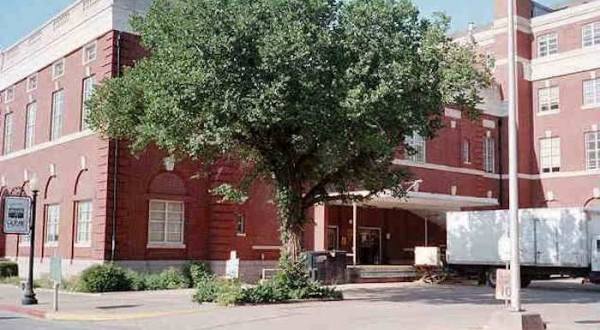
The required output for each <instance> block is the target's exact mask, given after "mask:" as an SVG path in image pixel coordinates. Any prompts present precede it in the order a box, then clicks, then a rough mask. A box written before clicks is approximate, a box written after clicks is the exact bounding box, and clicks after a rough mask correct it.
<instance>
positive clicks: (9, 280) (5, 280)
mask: <svg viewBox="0 0 600 330" xmlns="http://www.w3.org/2000/svg"><path fill="white" fill-rule="evenodd" d="M0 283H2V284H12V285H19V284H20V283H21V278H20V277H18V276H9V277H0Z"/></svg>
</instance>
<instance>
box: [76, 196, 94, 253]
mask: <svg viewBox="0 0 600 330" xmlns="http://www.w3.org/2000/svg"><path fill="white" fill-rule="evenodd" d="M91 237H92V201H90V200H86V201H79V202H77V236H76V243H77V244H90V242H91Z"/></svg>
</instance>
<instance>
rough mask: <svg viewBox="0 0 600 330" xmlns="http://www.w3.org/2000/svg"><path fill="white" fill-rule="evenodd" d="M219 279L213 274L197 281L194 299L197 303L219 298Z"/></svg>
mask: <svg viewBox="0 0 600 330" xmlns="http://www.w3.org/2000/svg"><path fill="white" fill-rule="evenodd" d="M217 289H218V280H217V279H216V278H215V277H214V276H212V275H209V276H206V277H205V278H204V279H202V280H200V281H198V282H197V283H196V292H195V293H194V297H193V300H194V301H195V302H197V303H205V302H214V301H215V300H216V298H217Z"/></svg>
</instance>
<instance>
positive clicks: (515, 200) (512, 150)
mask: <svg viewBox="0 0 600 330" xmlns="http://www.w3.org/2000/svg"><path fill="white" fill-rule="evenodd" d="M514 11H515V1H514V0H508V208H509V218H510V239H511V254H510V272H511V276H510V279H511V282H510V306H511V309H512V310H513V311H520V310H521V265H520V259H519V258H520V253H519V237H520V235H519V181H518V180H519V178H518V174H517V173H518V172H517V171H518V158H517V155H518V151H517V148H518V137H517V132H518V129H517V125H518V124H517V84H516V72H515V69H516V68H515V66H516V54H515V39H516V38H515V12H514Z"/></svg>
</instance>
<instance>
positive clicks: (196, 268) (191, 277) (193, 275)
mask: <svg viewBox="0 0 600 330" xmlns="http://www.w3.org/2000/svg"><path fill="white" fill-rule="evenodd" d="M182 273H183V276H184V277H185V278H186V281H187V283H188V287H190V288H194V287H196V285H197V284H198V283H200V282H203V281H205V280H206V279H207V278H209V277H210V276H211V275H212V272H211V271H210V267H209V266H208V265H207V264H206V263H201V262H190V263H187V264H185V265H183V269H182Z"/></svg>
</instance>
